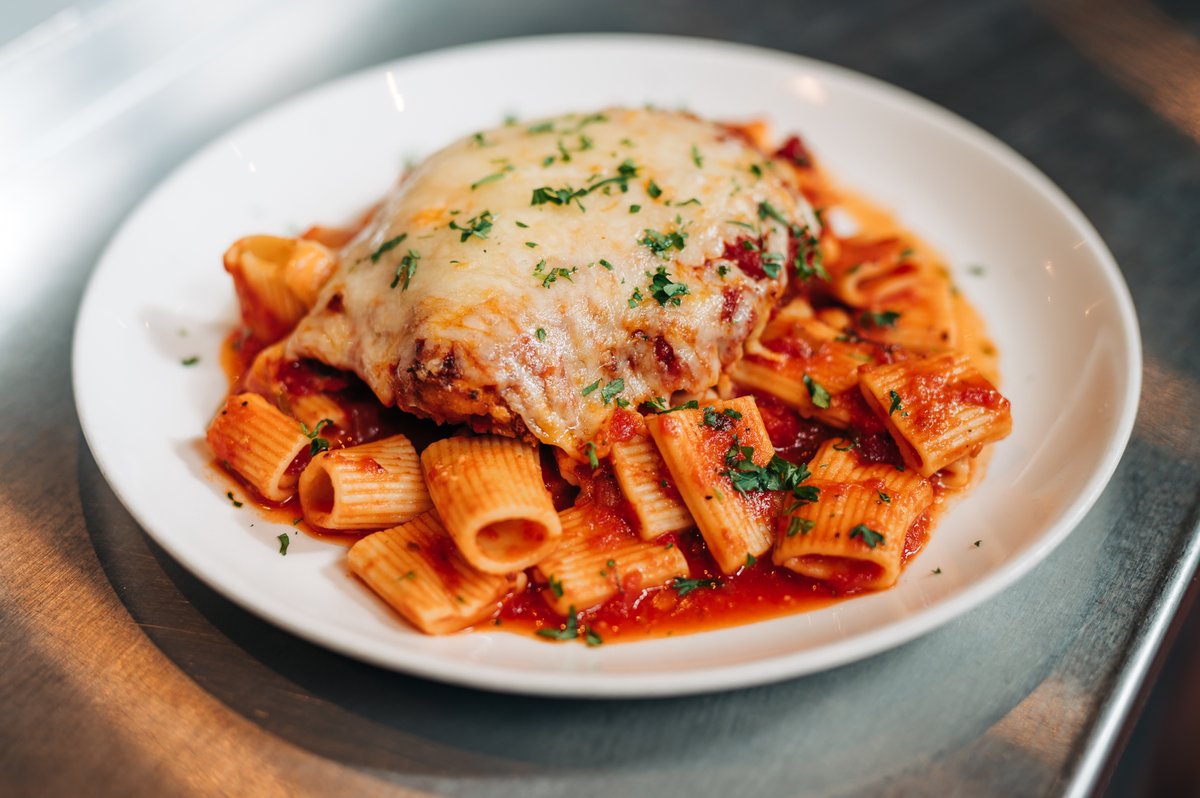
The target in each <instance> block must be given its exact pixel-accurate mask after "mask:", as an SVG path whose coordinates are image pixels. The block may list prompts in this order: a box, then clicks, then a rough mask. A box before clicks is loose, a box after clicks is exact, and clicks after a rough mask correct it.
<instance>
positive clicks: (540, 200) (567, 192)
mask: <svg viewBox="0 0 1200 798" xmlns="http://www.w3.org/2000/svg"><path fill="white" fill-rule="evenodd" d="M586 196H587V189H586V188H571V187H570V186H567V187H566V188H551V187H550V186H542V187H541V188H535V189H534V190H533V198H532V199H531V200H530V201H529V204H530V205H566V204H568V203H570V202H571V201H572V200H574V201H575V203H576V204H578V205H579V209H580V210H586V209H585V208H584V207H583V203H581V202H579V198H580V197H586Z"/></svg>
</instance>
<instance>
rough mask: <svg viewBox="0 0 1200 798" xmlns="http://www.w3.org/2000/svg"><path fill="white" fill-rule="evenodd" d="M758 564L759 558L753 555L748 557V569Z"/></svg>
mask: <svg viewBox="0 0 1200 798" xmlns="http://www.w3.org/2000/svg"><path fill="white" fill-rule="evenodd" d="M756 562H758V558H757V557H755V556H754V555H753V554H747V555H746V567H747V568H749V567H750V566H751V565H754V563H756Z"/></svg>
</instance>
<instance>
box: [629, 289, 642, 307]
mask: <svg viewBox="0 0 1200 798" xmlns="http://www.w3.org/2000/svg"><path fill="white" fill-rule="evenodd" d="M643 299H645V297H644V296H642V291H641V289H640V288H635V289H633V293H632V294H630V295H629V307H631V308H636V307H637V306H638V305H640V304H641V302H642V300H643Z"/></svg>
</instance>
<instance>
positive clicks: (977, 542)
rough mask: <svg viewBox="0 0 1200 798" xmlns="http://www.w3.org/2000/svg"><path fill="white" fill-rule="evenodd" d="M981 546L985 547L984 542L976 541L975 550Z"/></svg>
mask: <svg viewBox="0 0 1200 798" xmlns="http://www.w3.org/2000/svg"><path fill="white" fill-rule="evenodd" d="M981 545H983V541H982V540H977V541H975V543H974V546H975V548H979V547H980V546H981Z"/></svg>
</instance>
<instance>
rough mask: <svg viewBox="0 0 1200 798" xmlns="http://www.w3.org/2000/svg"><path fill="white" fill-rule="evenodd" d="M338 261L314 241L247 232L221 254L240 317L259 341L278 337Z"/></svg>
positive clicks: (310, 300)
mask: <svg viewBox="0 0 1200 798" xmlns="http://www.w3.org/2000/svg"><path fill="white" fill-rule="evenodd" d="M336 265H337V259H336V258H335V257H334V255H333V253H332V252H330V251H329V250H328V249H327V248H326V247H325V246H323V245H322V244H319V243H317V242H316V241H310V240H304V239H295V238H279V237H277V236H248V237H246V238H242V239H239V240H238V241H236V242H234V244H233V246H231V247H230V248H229V249H228V250H226V252H225V270H226V271H227V272H229V274H230V276H232V277H233V284H234V287H235V288H236V290H237V293H238V299H239V300H240V302H241V306H242V318H243V319H244V321H245V322H246V324H247V326H249V327H250V329H251V330H252V331H253V332H254V335H255V336H256V337H257V338H258V339H259V340H261V341H276V340H278V339H279V338H280V337H282V336H283V335H285V334H287V332H288V331H290V330H291V329H292V327H294V326H295V325H296V322H297V321H299V320H300V317H301V316H303V315H304V314H305V312H307V311H308V309H309V308H311V307H312V305H313V303H314V302H315V301H316V298H317V294H318V293H319V291H320V289H321V286H323V285H324V284H325V281H326V280H328V279H329V277H330V275H332V274H333V270H334V267H335V266H336Z"/></svg>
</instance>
